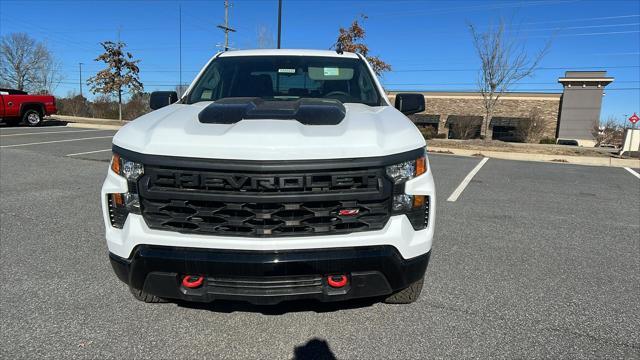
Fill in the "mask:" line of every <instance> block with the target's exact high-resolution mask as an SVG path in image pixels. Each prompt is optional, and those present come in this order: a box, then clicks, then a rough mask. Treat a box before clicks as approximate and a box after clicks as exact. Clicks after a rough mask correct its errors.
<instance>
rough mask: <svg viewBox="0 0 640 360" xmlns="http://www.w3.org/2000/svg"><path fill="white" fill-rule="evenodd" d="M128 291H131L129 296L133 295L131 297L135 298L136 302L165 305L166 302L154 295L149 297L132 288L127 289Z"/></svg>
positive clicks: (147, 294)
mask: <svg viewBox="0 0 640 360" xmlns="http://www.w3.org/2000/svg"><path fill="white" fill-rule="evenodd" d="M129 291H131V294H133V297H134V298H136V300H138V301H142V302H145V303H148V304H151V303H154V304H155V303H166V302H167V300H165V299H163V298H159V297H157V296H155V295H151V294H149V293H146V292H144V291H142V290H138V289H134V288H132V287H129Z"/></svg>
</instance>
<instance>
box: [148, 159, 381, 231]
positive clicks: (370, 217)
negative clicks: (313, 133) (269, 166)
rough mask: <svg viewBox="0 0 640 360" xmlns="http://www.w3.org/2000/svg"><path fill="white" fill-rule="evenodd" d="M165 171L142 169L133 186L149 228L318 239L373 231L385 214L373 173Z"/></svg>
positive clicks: (377, 173) (378, 171)
mask: <svg viewBox="0 0 640 360" xmlns="http://www.w3.org/2000/svg"><path fill="white" fill-rule="evenodd" d="M173 174H174V175H172V172H171V171H170V170H169V169H167V168H162V169H160V168H155V169H153V168H150V169H149V171H148V172H147V169H145V176H144V177H143V178H141V180H140V182H139V184H138V185H139V188H140V201H141V209H142V216H143V218H144V220H145V221H146V223H147V225H148V226H149V227H150V228H152V229H158V230H168V231H178V232H183V233H195V234H213V235H223V236H249V237H270V236H273V237H276V236H300V235H314V234H323V235H326V234H344V233H350V232H356V231H371V230H380V229H382V228H384V226H385V225H386V223H387V221H388V220H389V218H390V216H391V193H392V190H391V188H392V185H391V183H390V181H389V180H388V179H386V178H385V177H384V175H383V174H384V172H383V171H382V169H380V168H375V169H356V170H355V171H338V172H331V171H329V170H322V171H317V172H315V173H313V172H312V173H310V172H309V171H305V172H303V173H298V174H296V173H293V174H292V173H287V174H273V173H269V174H261V173H251V174H233V177H229V176H227V175H225V173H223V172H215V171H197V170H184V169H175V170H174V172H173ZM265 179H266V180H265ZM296 179H297V180H296ZM257 180H260V181H257ZM289 180H291V182H293V183H294V184H295V185H296V186H297V187H296V188H293V185H291V184H290V183H288V182H287V181H289ZM231 184H235V188H234V187H232V186H231ZM240 184H242V185H240ZM251 184H258V185H261V184H267V185H269V186H272V187H271V188H268V189H264V188H249V187H250V186H252V185H251ZM279 185H281V186H280V187H279ZM282 186H284V187H286V189H285V188H282ZM341 210H347V211H349V214H344V213H343V214H341V213H340V211H341Z"/></svg>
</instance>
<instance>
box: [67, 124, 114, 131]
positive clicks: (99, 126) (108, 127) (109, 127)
mask: <svg viewBox="0 0 640 360" xmlns="http://www.w3.org/2000/svg"><path fill="white" fill-rule="evenodd" d="M66 127H70V128H81V129H102V130H120V128H121V127H122V125H104V124H85V123H72V122H70V123H67V125H66Z"/></svg>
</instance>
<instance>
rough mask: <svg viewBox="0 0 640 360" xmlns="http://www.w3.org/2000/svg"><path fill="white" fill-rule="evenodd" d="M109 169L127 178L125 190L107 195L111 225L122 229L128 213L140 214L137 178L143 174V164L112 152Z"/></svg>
mask: <svg viewBox="0 0 640 360" xmlns="http://www.w3.org/2000/svg"><path fill="white" fill-rule="evenodd" d="M111 170H112V171H113V172H114V173H116V174H118V175H120V176H122V177H123V178H125V179H127V187H128V191H127V192H125V193H114V194H108V195H107V196H108V198H107V203H108V205H109V219H110V221H111V226H113V227H116V228H119V229H122V227H123V226H124V222H125V221H126V220H127V216H128V215H129V213H133V214H140V197H139V196H138V179H139V178H140V177H141V176H142V175H144V165H142V164H141V163H137V162H135V161H131V160H127V159H124V158H122V157H120V155H119V154H116V153H113V155H112V156H111Z"/></svg>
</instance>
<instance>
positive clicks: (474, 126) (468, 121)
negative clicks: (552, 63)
mask: <svg viewBox="0 0 640 360" xmlns="http://www.w3.org/2000/svg"><path fill="white" fill-rule="evenodd" d="M446 125H447V127H448V128H449V139H464V140H466V139H477V138H479V137H480V130H481V129H482V116H466V115H449V116H447V122H446Z"/></svg>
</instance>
